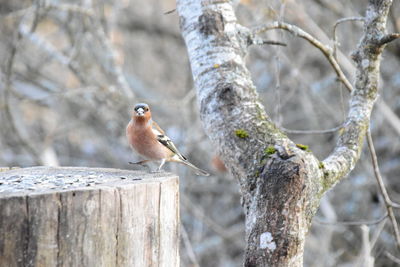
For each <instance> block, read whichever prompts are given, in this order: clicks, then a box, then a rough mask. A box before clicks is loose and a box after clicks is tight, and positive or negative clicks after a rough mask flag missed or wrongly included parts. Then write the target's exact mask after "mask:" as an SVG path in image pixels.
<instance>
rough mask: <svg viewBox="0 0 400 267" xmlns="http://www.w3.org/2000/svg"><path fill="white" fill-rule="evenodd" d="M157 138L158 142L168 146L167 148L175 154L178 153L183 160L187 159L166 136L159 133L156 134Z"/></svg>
mask: <svg viewBox="0 0 400 267" xmlns="http://www.w3.org/2000/svg"><path fill="white" fill-rule="evenodd" d="M157 140H158V142H160V143H161V144H163V145H164V146H165V147H166V148H168V149H169V150H171V151H172V152H174V153H175V154H176V155H178V157H180V158H182V159H183V160H187V159H186V157H185V156H184V155H182V154H181V152H179V150H178V149H177V148H176V146H175V145H174V143H172V141H171V139H169V137H168V136H166V135H163V134H159V135H157Z"/></svg>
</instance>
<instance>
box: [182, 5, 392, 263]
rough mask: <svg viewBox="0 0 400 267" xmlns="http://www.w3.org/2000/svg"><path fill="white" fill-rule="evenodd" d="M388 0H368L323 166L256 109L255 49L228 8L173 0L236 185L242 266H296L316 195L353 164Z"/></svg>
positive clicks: (202, 100)
mask: <svg viewBox="0 0 400 267" xmlns="http://www.w3.org/2000/svg"><path fill="white" fill-rule="evenodd" d="M391 3H392V1H389V0H382V1H372V0H370V1H369V3H368V7H367V12H366V16H365V27H364V35H363V37H362V39H361V41H360V43H359V45H358V47H357V50H356V52H355V56H354V58H355V62H356V63H357V80H356V83H355V89H354V91H353V92H352V96H351V100H350V110H349V114H348V117H347V120H346V123H345V126H344V129H343V132H342V135H341V137H340V138H339V140H338V142H337V145H336V147H335V150H334V151H333V152H332V154H331V155H330V156H329V157H328V158H327V159H325V160H323V161H322V162H321V161H319V160H318V159H317V158H316V157H315V156H314V155H313V154H312V152H310V151H307V149H306V148H305V147H301V146H300V147H299V146H297V145H296V144H295V143H293V142H292V141H291V140H290V139H289V138H288V137H287V136H286V135H285V134H284V133H283V132H281V131H280V130H279V129H278V128H277V127H276V126H275V125H274V123H273V122H272V120H271V119H270V118H269V117H268V115H267V114H266V112H265V110H264V107H263V105H262V104H261V103H260V101H259V98H258V94H257V92H256V88H255V86H254V84H253V82H252V81H251V77H250V73H249V71H248V70H247V68H246V66H245V60H244V57H245V55H246V52H247V49H248V46H249V45H251V44H252V43H253V42H254V36H253V34H252V32H251V31H250V30H249V29H248V28H246V27H244V26H242V25H239V24H238V23H237V21H236V16H235V13H234V10H233V8H232V4H231V2H230V1H219V0H202V1H199V0H178V1H177V10H178V13H179V18H180V26H181V31H182V35H183V37H184V39H185V42H186V45H187V48H188V53H189V58H190V62H191V67H192V72H193V78H194V82H195V85H196V89H197V96H198V103H199V106H200V115H201V119H202V121H203V123H204V127H205V130H206V132H207V134H208V135H209V137H210V139H211V140H212V141H213V142H214V143H215V144H216V146H217V147H218V149H219V152H220V155H221V156H222V158H223V160H224V162H225V164H226V165H227V166H228V168H229V169H230V171H231V173H232V174H233V176H235V177H236V178H237V180H238V182H239V184H240V188H241V193H242V198H243V208H244V211H245V215H246V239H247V248H246V252H245V260H244V262H245V263H244V265H245V266H302V265H303V249H304V242H305V236H306V233H307V231H308V229H309V227H310V224H311V220H312V218H313V216H314V214H315V213H316V211H317V209H318V206H319V202H320V199H321V196H322V195H323V194H324V192H326V191H327V190H328V189H329V188H331V187H333V186H334V184H335V183H337V182H338V181H339V180H340V179H342V178H343V177H345V176H346V175H347V174H348V173H349V172H350V171H351V170H352V169H353V168H354V166H355V164H356V162H357V160H358V158H359V156H360V151H361V148H362V144H363V137H364V135H365V132H366V130H367V129H368V125H369V119H370V114H371V110H372V107H373V103H374V101H375V99H376V96H377V85H378V77H379V63H380V55H381V53H382V50H383V48H384V45H385V44H384V42H383V41H382V40H383V39H382V38H384V37H385V36H386V29H385V25H386V17H387V13H388V10H389V7H390V5H391Z"/></svg>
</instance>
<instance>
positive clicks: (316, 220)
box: [314, 214, 388, 226]
mask: <svg viewBox="0 0 400 267" xmlns="http://www.w3.org/2000/svg"><path fill="white" fill-rule="evenodd" d="M387 217H388V215H387V214H385V215H383V216H382V217H380V218H378V219H376V220H371V221H338V222H327V221H321V220H320V219H318V218H314V221H315V222H316V223H318V224H321V225H349V226H350V225H374V224H378V223H380V222H382V221H384V220H385V219H386V218H387Z"/></svg>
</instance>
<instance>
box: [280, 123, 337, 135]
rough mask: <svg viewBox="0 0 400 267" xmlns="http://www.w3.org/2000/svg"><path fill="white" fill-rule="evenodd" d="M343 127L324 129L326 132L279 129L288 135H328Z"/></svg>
mask: <svg viewBox="0 0 400 267" xmlns="http://www.w3.org/2000/svg"><path fill="white" fill-rule="evenodd" d="M342 127H343V125H339V126H337V127H335V128H332V129H326V130H291V129H286V128H284V127H280V129H281V130H282V131H284V132H285V133H289V134H328V133H334V132H337V131H339V130H340V129H341V128H342Z"/></svg>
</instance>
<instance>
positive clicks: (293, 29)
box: [251, 21, 353, 91]
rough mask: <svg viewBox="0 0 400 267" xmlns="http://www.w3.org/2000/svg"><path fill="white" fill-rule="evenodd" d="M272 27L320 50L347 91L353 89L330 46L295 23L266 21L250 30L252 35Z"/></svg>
mask: <svg viewBox="0 0 400 267" xmlns="http://www.w3.org/2000/svg"><path fill="white" fill-rule="evenodd" d="M272 29H282V30H285V31H288V32H290V33H291V34H293V35H295V36H298V37H300V38H303V39H305V40H307V41H308V42H309V43H310V44H312V45H313V46H315V47H316V48H318V49H319V50H320V51H321V52H322V54H323V55H324V56H325V57H326V58H327V59H328V61H329V63H330V64H331V66H332V67H333V69H334V70H335V72H336V74H337V76H338V77H339V80H340V81H341V82H342V83H343V84H344V86H345V87H346V88H347V89H348V90H349V91H352V90H353V86H352V85H351V83H350V82H349V80H348V79H347V77H346V75H344V73H343V71H342V69H341V68H340V66H339V64H338V62H337V61H336V59H335V57H334V54H333V51H332V49H331V48H330V47H328V46H326V45H324V44H323V43H321V42H320V41H319V40H317V39H316V38H315V37H313V36H312V35H311V34H309V33H308V32H306V31H304V30H302V29H301V28H299V27H297V26H295V25H291V24H289V23H285V22H280V21H275V22H272V23H268V24H264V25H261V26H259V27H256V28H255V29H253V30H252V31H251V32H252V36H254V35H256V34H260V33H261V32H265V31H268V30H272ZM253 38H254V37H253Z"/></svg>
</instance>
